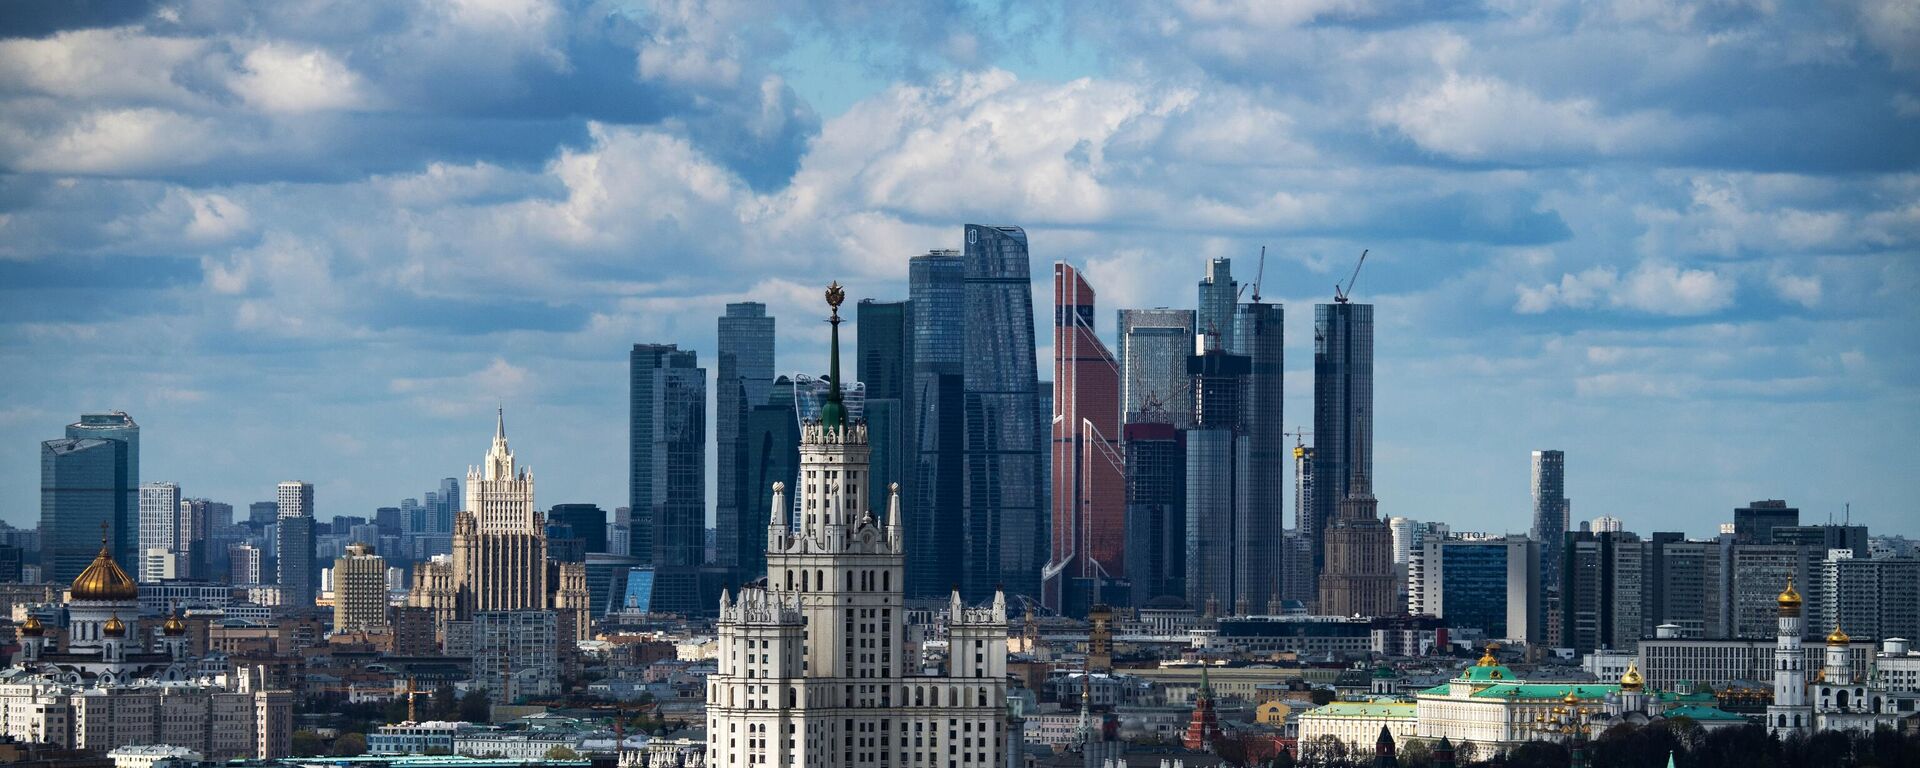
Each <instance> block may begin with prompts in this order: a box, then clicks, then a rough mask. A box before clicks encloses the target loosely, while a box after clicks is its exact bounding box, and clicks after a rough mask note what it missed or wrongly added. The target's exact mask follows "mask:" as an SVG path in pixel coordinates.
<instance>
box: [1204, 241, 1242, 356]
mask: <svg viewBox="0 0 1920 768" xmlns="http://www.w3.org/2000/svg"><path fill="white" fill-rule="evenodd" d="M1239 300H1240V284H1239V283H1236V282H1234V280H1233V260H1232V259H1214V260H1212V261H1209V262H1207V276H1206V277H1203V278H1200V295H1199V307H1200V309H1199V311H1198V312H1197V313H1196V314H1195V318H1194V321H1195V327H1194V332H1195V333H1197V334H1199V336H1200V339H1201V341H1200V343H1199V344H1198V345H1196V349H1198V350H1200V351H1202V352H1204V351H1206V350H1208V349H1211V348H1213V347H1216V346H1218V347H1219V348H1221V349H1226V350H1232V349H1234V348H1235V346H1234V343H1233V337H1234V327H1233V308H1234V305H1235V302H1238V301H1239Z"/></svg>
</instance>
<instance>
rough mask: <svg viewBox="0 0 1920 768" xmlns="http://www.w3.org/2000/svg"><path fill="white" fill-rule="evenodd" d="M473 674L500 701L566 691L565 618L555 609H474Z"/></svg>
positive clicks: (491, 697) (489, 693)
mask: <svg viewBox="0 0 1920 768" xmlns="http://www.w3.org/2000/svg"><path fill="white" fill-rule="evenodd" d="M469 627H470V629H469V630H468V631H470V632H472V633H473V636H472V646H471V647H472V648H473V679H474V681H475V682H477V683H479V684H480V685H481V687H482V688H484V689H485V690H486V692H487V700H489V701H491V702H493V703H494V704H512V703H514V702H518V701H524V700H526V699H530V698H539V697H543V696H552V695H554V694H557V693H559V692H560V655H559V654H558V653H555V651H554V649H555V648H558V647H559V642H560V622H559V620H558V616H557V615H555V614H554V612H553V611H532V610H529V611H481V612H479V613H476V614H474V615H473V621H472V623H471V624H470V625H469Z"/></svg>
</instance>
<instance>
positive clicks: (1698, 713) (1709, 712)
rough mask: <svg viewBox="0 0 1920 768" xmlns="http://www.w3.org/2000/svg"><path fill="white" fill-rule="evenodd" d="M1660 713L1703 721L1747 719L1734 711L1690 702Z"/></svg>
mask: <svg viewBox="0 0 1920 768" xmlns="http://www.w3.org/2000/svg"><path fill="white" fill-rule="evenodd" d="M1660 714H1661V715H1663V716H1665V717H1667V718H1675V717H1684V718H1687V719H1689V720H1696V721H1703V722H1704V721H1717V722H1732V721H1734V720H1745V719H1746V718H1744V717H1741V716H1739V715H1736V714H1734V713H1732V712H1728V711H1726V710H1724V709H1721V708H1719V707H1703V706H1699V705H1695V704H1688V705H1686V706H1684V707H1674V708H1672V709H1669V710H1667V711H1665V712H1662V713H1660Z"/></svg>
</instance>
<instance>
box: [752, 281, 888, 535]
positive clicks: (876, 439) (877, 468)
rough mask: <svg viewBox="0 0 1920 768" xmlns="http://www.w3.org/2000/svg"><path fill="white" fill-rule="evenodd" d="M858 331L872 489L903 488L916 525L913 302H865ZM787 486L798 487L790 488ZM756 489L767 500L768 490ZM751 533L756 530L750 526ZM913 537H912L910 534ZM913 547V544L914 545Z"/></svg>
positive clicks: (858, 309)
mask: <svg viewBox="0 0 1920 768" xmlns="http://www.w3.org/2000/svg"><path fill="white" fill-rule="evenodd" d="M854 325H855V327H856V328H857V337H856V344H857V347H856V350H857V352H856V357H855V360H854V366H855V369H854V373H855V374H856V380H857V381H859V382H860V384H861V385H862V386H864V387H865V388H866V393H867V402H866V420H867V438H868V439H869V440H871V441H872V442H873V476H872V477H873V482H872V483H871V486H872V490H873V491H874V492H879V491H881V490H883V489H886V488H891V487H893V484H894V483H899V484H900V501H901V510H900V514H901V515H902V516H903V519H905V520H908V521H917V520H918V519H919V518H918V516H917V514H916V513H915V512H914V509H913V503H912V502H913V499H914V489H913V472H912V471H911V468H912V466H913V458H912V456H911V455H910V454H911V453H912V451H911V446H912V445H913V419H912V418H911V415H912V413H913V411H912V399H911V398H910V397H909V393H910V392H911V391H912V390H913V303H912V302H910V301H874V300H873V299H861V300H860V303H859V304H857V305H855V308H854ZM794 429H795V431H794V432H793V433H792V434H793V443H792V451H791V455H792V457H793V459H794V461H795V462H796V463H797V462H798V461H799V457H800V452H799V451H800V449H799V445H800V443H799V439H800V438H799V431H798V429H799V427H798V425H797V424H796V425H795V427H794ZM788 487H793V486H792V484H791V483H789V484H788ZM755 490H756V494H757V498H759V499H761V500H762V501H764V500H766V499H767V498H768V495H769V491H768V490H767V488H765V487H761V488H758V489H755ZM747 530H753V528H752V526H747ZM910 535H911V534H910ZM743 538H744V539H748V540H743V541H742V542H741V545H742V549H743V550H748V551H753V552H754V554H752V555H751V557H752V559H754V560H755V561H756V562H758V561H759V559H760V558H761V557H762V556H763V555H764V552H763V551H761V550H763V549H764V548H762V547H759V546H757V545H755V544H753V543H751V542H750V541H749V540H750V539H751V538H752V537H750V536H749V537H743ZM909 546H911V542H909Z"/></svg>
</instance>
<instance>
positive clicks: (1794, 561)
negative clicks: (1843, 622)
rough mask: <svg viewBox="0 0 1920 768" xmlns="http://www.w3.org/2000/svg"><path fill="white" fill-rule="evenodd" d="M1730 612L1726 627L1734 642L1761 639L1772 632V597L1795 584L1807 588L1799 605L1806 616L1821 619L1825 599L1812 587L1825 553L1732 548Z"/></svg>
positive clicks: (1777, 547) (1772, 546)
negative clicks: (1801, 603)
mask: <svg viewBox="0 0 1920 768" xmlns="http://www.w3.org/2000/svg"><path fill="white" fill-rule="evenodd" d="M1732 552H1733V565H1732V568H1731V570H1732V579H1731V581H1732V586H1733V590H1732V603H1733V605H1732V610H1733V615H1732V617H1731V621H1730V622H1729V624H1730V625H1731V626H1730V627H1729V628H1730V630H1731V632H1732V636H1733V637H1735V638H1748V639H1760V638H1766V637H1771V636H1772V635H1773V631H1774V621H1773V620H1774V618H1775V616H1774V610H1773V609H1774V606H1773V604H1772V603H1771V601H1772V599H1773V597H1774V596H1775V595H1778V594H1779V593H1780V590H1782V589H1784V588H1786V585H1787V581H1788V580H1789V579H1791V580H1792V581H1793V583H1794V584H1798V585H1801V586H1805V587H1807V590H1806V591H1805V592H1803V593H1801V594H1802V595H1803V597H1802V601H1803V602H1804V604H1805V606H1806V615H1808V616H1816V617H1817V616H1824V615H1826V613H1825V611H1826V606H1825V604H1824V598H1825V596H1824V595H1822V594H1820V590H1819V589H1818V588H1817V587H1816V586H1814V585H1817V584H1819V583H1820V581H1819V579H1820V573H1821V570H1822V568H1821V561H1823V560H1825V559H1826V553H1824V552H1819V553H1816V552H1814V551H1813V550H1812V549H1809V548H1806V547H1796V546H1792V545H1788V544H1751V545H1741V544H1735V545H1734V546H1733V548H1732Z"/></svg>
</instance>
